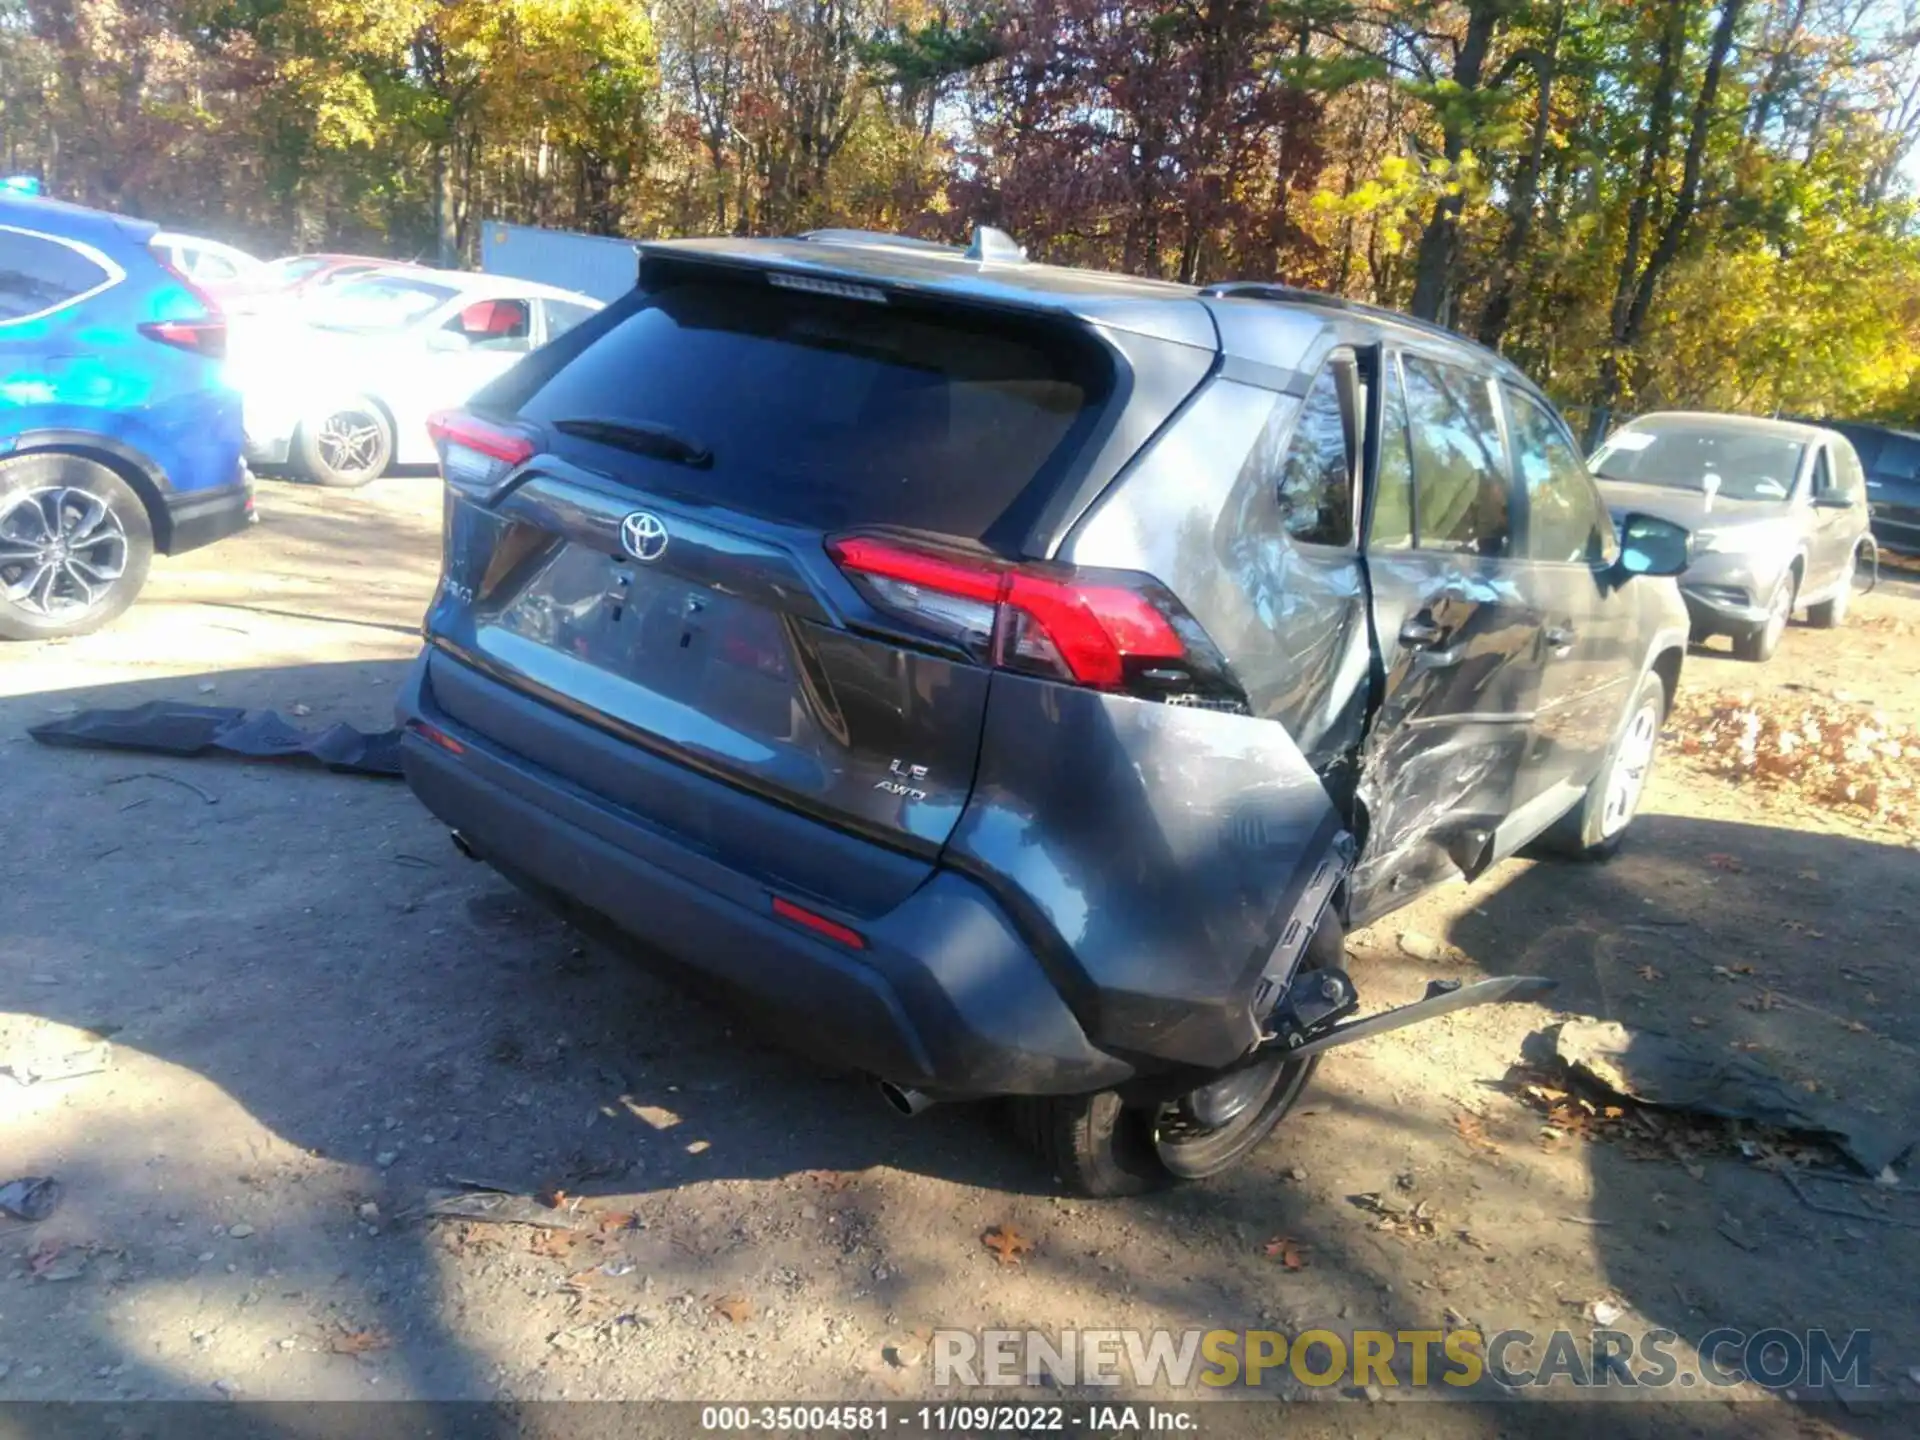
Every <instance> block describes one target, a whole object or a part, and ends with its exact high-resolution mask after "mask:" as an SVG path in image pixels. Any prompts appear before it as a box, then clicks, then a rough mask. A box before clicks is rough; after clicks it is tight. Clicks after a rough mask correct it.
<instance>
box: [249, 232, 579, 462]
mask: <svg viewBox="0 0 1920 1440" xmlns="http://www.w3.org/2000/svg"><path fill="white" fill-rule="evenodd" d="M600 308H601V305H600V302H599V301H598V300H595V299H592V298H591V297H589V296H586V295H580V294H576V293H575V292H573V291H571V290H560V289H556V288H555V287H553V286H551V285H539V284H535V283H534V282H533V281H530V280H516V279H514V278H513V277H511V276H506V275H479V274H469V273H465V272H461V271H452V270H430V269H427V268H425V267H423V266H393V267H391V268H388V269H383V270H376V271H373V272H371V273H369V274H367V275H363V276H361V277H359V278H357V279H354V280H351V281H347V282H344V283H342V284H340V285H337V286H334V287H332V288H330V289H328V290H327V291H325V292H324V294H323V295H320V296H317V297H315V299H314V300H312V301H311V302H309V303H307V304H304V305H302V306H301V307H300V308H299V309H298V310H297V311H296V312H295V313H293V314H291V315H275V316H260V317H242V318H239V319H236V320H235V321H234V324H233V335H232V338H231V340H230V342H229V356H230V358H229V361H228V373H229V376H230V378H231V379H232V382H233V384H234V385H235V386H236V387H237V388H238V389H239V391H240V393H241V395H242V396H243V397H244V399H245V402H246V425H247V459H248V460H249V461H250V462H251V463H252V464H254V465H255V466H258V467H261V468H272V467H277V466H285V467H291V468H292V469H294V470H295V471H297V472H299V473H300V474H302V475H305V476H306V477H307V478H309V479H311V480H314V481H317V482H318V483H319V484H322V485H332V486H339V487H351V486H358V485H364V484H366V483H367V482H368V481H369V480H373V479H375V478H377V477H378V476H381V475H384V474H385V473H386V472H387V470H388V468H389V467H391V466H393V465H431V464H433V463H434V461H435V459H436V455H435V452H434V448H433V441H432V440H431V438H430V437H429V436H428V434H427V417H428V416H429V415H431V414H433V413H434V412H435V411H436V410H445V409H450V408H452V407H455V406H458V405H461V404H463V403H465V401H466V400H467V398H468V397H469V396H470V395H472V394H473V392H474V391H476V390H478V389H479V388H480V387H481V386H483V385H485V384H486V383H487V382H488V381H489V380H492V379H493V378H494V377H495V376H497V375H501V374H503V373H505V372H506V371H507V370H509V369H511V368H512V367H513V366H514V365H515V364H516V363H518V361H519V360H520V358H521V357H522V356H524V355H525V354H527V353H528V352H529V351H531V350H534V349H537V348H538V347H539V346H541V345H543V344H545V343H546V342H547V341H549V340H552V339H554V338H555V337H556V336H559V335H562V334H564V333H565V332H566V331H568V330H571V329H572V328H573V327H574V326H575V325H578V324H579V323H580V322H581V321H582V320H585V319H586V318H587V317H588V316H589V315H591V314H593V313H594V311H596V310H598V309H600Z"/></svg>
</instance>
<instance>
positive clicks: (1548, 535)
mask: <svg viewBox="0 0 1920 1440" xmlns="http://www.w3.org/2000/svg"><path fill="white" fill-rule="evenodd" d="M1506 395H1507V413H1508V415H1509V416H1510V417H1511V419H1512V423H1513V464H1514V469H1515V470H1516V471H1517V472H1518V474H1519V481H1520V484H1521V485H1523V486H1525V487H1526V496H1527V536H1526V543H1525V546H1524V550H1525V553H1526V557H1527V558H1528V559H1529V560H1550V561H1555V562H1558V563H1561V564H1587V565H1597V564H1602V563H1604V562H1606V561H1607V560H1609V559H1611V557H1612V549H1613V525H1612V523H1611V522H1610V521H1609V520H1608V518H1607V510H1606V507H1605V506H1604V505H1602V504H1601V503H1600V494H1599V492H1598V491H1597V490H1595V489H1594V488H1593V481H1592V480H1591V479H1590V478H1588V475H1587V467H1586V466H1585V465H1584V464H1582V463H1581V460H1580V453H1579V451H1577V450H1575V449H1574V446H1573V439H1572V437H1571V436H1569V435H1568V434H1567V432H1566V430H1565V428H1564V427H1563V426H1562V425H1561V424H1560V422H1559V421H1558V420H1557V419H1555V418H1554V417H1553V415H1551V414H1550V413H1549V412H1548V411H1547V410H1546V409H1545V408H1544V407H1542V406H1541V405H1540V404H1538V403H1537V402H1536V401H1534V400H1533V399H1531V398H1530V397H1528V396H1526V395H1522V394H1520V393H1519V392H1518V391H1515V390H1513V389H1508V390H1507V392H1506Z"/></svg>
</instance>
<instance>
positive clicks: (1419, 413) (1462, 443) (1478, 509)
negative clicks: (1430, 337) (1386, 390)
mask: <svg viewBox="0 0 1920 1440" xmlns="http://www.w3.org/2000/svg"><path fill="white" fill-rule="evenodd" d="M1402 368H1403V370H1404V372H1405V375H1406V384H1407V415H1408V420H1409V422H1410V432H1411V438H1412V445H1413V483H1414V487H1415V490H1416V492H1417V493H1418V496H1419V500H1418V505H1419V516H1420V534H1419V542H1418V543H1419V546H1420V548H1421V549H1422V550H1442V551H1450V552H1454V553H1461V554H1468V555H1483V556H1498V555H1505V554H1506V553H1507V548H1508V542H1509V539H1510V538H1511V526H1512V520H1511V506H1510V505H1509V503H1508V489H1507V483H1508V482H1507V473H1506V461H1505V446H1504V445H1503V444H1502V442H1501V439H1500V422H1499V419H1498V417H1497V416H1496V415H1495V414H1494V409H1493V395H1492V393H1491V391H1490V390H1489V389H1488V386H1487V382H1486V380H1485V379H1483V378H1482V377H1480V376H1478V375H1475V374H1474V373H1473V372H1472V371H1470V370H1466V369H1463V368H1461V367H1460V366H1457V365H1448V364H1445V363H1442V362H1440V361H1437V360H1429V359H1427V358H1426V357H1425V356H1419V355H1408V356H1405V357H1403V363H1402Z"/></svg>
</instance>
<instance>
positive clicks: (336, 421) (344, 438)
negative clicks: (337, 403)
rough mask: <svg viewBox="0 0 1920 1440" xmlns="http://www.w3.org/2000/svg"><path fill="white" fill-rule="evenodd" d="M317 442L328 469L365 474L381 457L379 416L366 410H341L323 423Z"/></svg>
mask: <svg viewBox="0 0 1920 1440" xmlns="http://www.w3.org/2000/svg"><path fill="white" fill-rule="evenodd" d="M314 444H315V446H316V447H317V448H318V449H319V451H320V458H321V459H322V460H324V461H326V462H327V468H328V469H329V470H333V471H336V472H337V473H339V474H341V475H363V474H366V473H367V472H369V471H371V470H372V469H373V468H374V467H375V465H376V464H378V463H379V460H380V419H379V417H378V416H376V415H370V414H368V413H367V412H366V411H364V410H342V411H339V412H338V413H336V414H333V415H329V416H328V417H327V418H326V419H325V420H322V421H321V422H320V430H319V433H318V434H316V435H315V436H314Z"/></svg>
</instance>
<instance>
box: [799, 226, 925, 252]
mask: <svg viewBox="0 0 1920 1440" xmlns="http://www.w3.org/2000/svg"><path fill="white" fill-rule="evenodd" d="M798 238H800V239H802V240H811V241H813V242H815V243H816V244H820V245H867V246H871V247H873V248H874V249H878V250H934V251H938V252H939V253H941V254H943V255H957V254H959V253H960V247H959V246H958V245H946V244H943V243H941V242H940V241H938V240H922V239H920V238H919V237H918V236H914V235H894V234H891V233H889V232H888V231H885V230H846V229H833V228H828V229H825V230H807V231H803V232H802V233H801V234H800V236H799V237H798Z"/></svg>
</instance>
